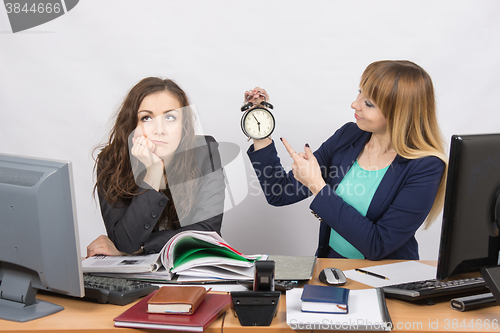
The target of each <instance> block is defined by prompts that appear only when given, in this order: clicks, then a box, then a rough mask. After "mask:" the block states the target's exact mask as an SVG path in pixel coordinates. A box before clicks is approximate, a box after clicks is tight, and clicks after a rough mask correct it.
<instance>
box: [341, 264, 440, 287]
mask: <svg viewBox="0 0 500 333" xmlns="http://www.w3.org/2000/svg"><path fill="white" fill-rule="evenodd" d="M360 268H361V269H363V270H365V271H369V272H372V273H375V274H379V275H382V276H385V277H387V278H389V280H384V279H380V278H377V277H373V276H370V275H367V274H363V273H359V272H356V271H355V270H354V269H351V270H348V271H345V272H344V274H345V276H346V277H347V278H348V279H351V280H354V281H358V282H361V283H363V284H366V285H368V286H371V287H375V288H379V287H385V286H390V285H395V284H400V283H407V282H412V281H422V280H431V279H435V278H436V267H433V266H430V265H426V264H424V263H421V262H418V261H403V262H398V263H394V264H387V265H380V266H371V267H360Z"/></svg>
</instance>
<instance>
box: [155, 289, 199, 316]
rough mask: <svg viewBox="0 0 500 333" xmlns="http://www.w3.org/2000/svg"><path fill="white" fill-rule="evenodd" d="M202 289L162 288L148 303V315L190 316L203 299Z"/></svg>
mask: <svg viewBox="0 0 500 333" xmlns="http://www.w3.org/2000/svg"><path fill="white" fill-rule="evenodd" d="M207 292H208V291H207V290H206V289H205V288H204V287H197V286H196V287H192V286H189V287H188V286H163V287H160V289H159V290H158V292H157V293H156V294H155V295H154V296H153V297H151V299H150V300H149V301H148V312H149V313H172V314H186V315H190V314H193V313H194V312H195V311H196V308H197V307H198V305H200V303H201V302H202V301H203V300H204V299H205V295H206V294H207Z"/></svg>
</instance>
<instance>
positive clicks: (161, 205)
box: [87, 77, 225, 256]
mask: <svg viewBox="0 0 500 333" xmlns="http://www.w3.org/2000/svg"><path fill="white" fill-rule="evenodd" d="M95 171H96V173H97V180H96V184H95V187H94V191H95V192H97V194H98V197H99V202H100V207H101V214H102V217H103V220H104V224H105V226H106V231H107V236H105V235H102V236H99V237H98V238H97V239H96V240H94V241H93V242H92V243H91V244H90V245H89V246H88V247H87V256H93V255H95V254H104V255H125V254H131V253H157V252H159V251H160V250H161V249H162V248H163V246H164V245H165V243H166V242H167V241H168V240H169V239H170V238H171V237H172V236H174V235H175V234H177V233H179V232H181V231H184V230H205V231H216V232H217V233H219V234H220V231H221V226H222V213H223V208H224V207H223V205H224V189H225V184H224V178H223V174H222V169H221V160H220V154H219V151H218V144H217V142H216V141H215V139H214V138H213V137H211V136H197V135H195V127H194V115H193V112H192V108H191V107H190V106H189V101H188V98H187V96H186V94H185V92H184V91H183V90H182V89H181V88H180V87H179V86H178V85H177V84H176V83H175V82H174V81H172V80H169V79H161V78H157V77H148V78H145V79H143V80H141V81H140V82H139V83H137V84H136V85H135V86H134V87H133V88H132V89H131V90H130V92H129V93H128V94H127V96H126V98H125V100H124V102H123V104H122V106H121V108H120V110H119V111H118V113H117V116H116V121H115V125H114V127H113V129H112V131H111V134H110V137H109V140H108V143H107V144H106V145H105V146H104V147H102V148H101V150H100V152H99V154H98V156H97V159H96V163H95Z"/></svg>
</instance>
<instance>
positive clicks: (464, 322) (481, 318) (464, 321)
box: [224, 259, 500, 333]
mask: <svg viewBox="0 0 500 333" xmlns="http://www.w3.org/2000/svg"><path fill="white" fill-rule="evenodd" d="M394 262H398V260H382V261H368V260H354V259H318V260H317V262H316V266H315V268H314V274H313V278H312V279H311V281H309V283H310V284H315V285H323V284H322V283H321V282H320V281H319V280H318V275H319V273H320V271H321V270H322V269H324V268H326V267H337V268H340V269H341V270H345V271H346V270H349V269H354V268H362V267H369V266H376V265H385V264H389V263H394ZM422 262H424V263H426V264H431V265H435V264H436V262H435V261H422ZM344 287H345V288H349V289H367V288H370V287H369V286H367V285H364V284H362V283H359V282H356V281H353V280H349V279H348V280H347V283H346V284H345V285H344ZM387 307H388V309H389V313H390V315H391V318H392V322H393V325H394V330H393V331H395V332H398V331H405V332H454V331H460V332H500V306H493V307H488V308H483V309H478V310H473V311H467V312H459V311H456V310H453V309H452V308H451V307H450V302H449V301H445V302H439V303H436V304H435V305H432V306H429V305H427V304H422V303H419V304H415V303H412V302H405V301H400V300H394V299H387ZM494 320H496V325H495V327H496V328H494V327H493V324H492V323H494ZM487 321H489V328H488V329H487V328H485V323H486V322H487ZM461 326H464V327H461ZM285 331H286V332H293V331H292V330H291V329H290V328H289V327H288V326H287V325H286V302H285V298H284V297H282V299H281V300H280V304H279V307H278V313H277V315H276V318H274V320H273V321H272V323H271V326H269V327H259V328H258V329H256V328H254V327H242V326H240V323H239V321H238V319H237V318H234V316H232V315H230V314H229V313H228V315H227V316H226V319H225V322H224V333H232V332H273V333H274V332H285ZM298 332H307V331H298ZM315 332H328V331H317V330H316V331H315Z"/></svg>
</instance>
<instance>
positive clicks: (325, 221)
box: [248, 123, 445, 260]
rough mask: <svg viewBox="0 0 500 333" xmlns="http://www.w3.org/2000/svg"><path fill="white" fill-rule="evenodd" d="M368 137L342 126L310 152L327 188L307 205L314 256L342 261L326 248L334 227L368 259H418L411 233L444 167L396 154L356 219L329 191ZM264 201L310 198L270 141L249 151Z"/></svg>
mask: <svg viewBox="0 0 500 333" xmlns="http://www.w3.org/2000/svg"><path fill="white" fill-rule="evenodd" d="M370 136H371V133H369V132H365V131H362V130H360V129H359V128H358V126H357V125H356V124H355V123H347V124H345V125H344V126H343V127H341V128H340V129H339V130H337V132H336V133H335V134H334V135H333V136H331V137H330V138H329V139H328V140H327V141H326V142H324V143H323V144H322V145H321V147H320V148H319V149H318V150H317V151H316V152H314V155H315V157H316V158H317V160H318V163H319V165H320V167H321V169H322V174H323V179H325V181H326V183H327V185H326V186H324V187H323V188H322V189H321V191H320V192H319V193H318V195H317V196H316V197H315V198H314V200H313V201H312V202H311V205H310V208H311V210H312V211H313V212H314V213H315V214H317V216H318V217H319V218H320V221H321V225H320V232H319V242H318V250H317V252H316V255H317V256H318V257H341V256H340V255H339V254H338V253H336V252H335V251H333V250H332V249H331V248H330V246H329V245H328V243H329V239H330V230H331V228H333V229H335V230H336V231H337V232H338V233H339V234H340V235H341V236H342V237H344V238H345V239H346V240H347V241H348V242H349V243H351V244H352V245H353V246H354V247H356V248H357V249H358V250H359V251H360V252H361V253H362V254H363V255H364V256H365V258H367V259H370V260H380V259H418V258H419V256H418V244H417V240H416V239H415V232H416V231H417V229H418V228H419V227H420V226H421V225H422V223H423V222H424V220H425V218H426V217H427V215H428V214H429V211H430V209H431V207H432V205H433V203H434V199H435V197H436V193H437V190H438V187H439V183H440V182H441V177H442V175H443V172H444V169H445V164H444V162H443V161H442V160H440V159H439V158H437V157H433V156H430V157H424V158H420V159H413V160H408V159H405V158H402V157H401V156H399V155H397V156H396V158H395V160H394V161H393V163H392V164H391V166H390V167H389V170H387V172H386V174H385V176H384V178H383V179H382V181H381V183H380V185H379V187H378V189H377V191H376V192H375V195H374V196H373V199H372V202H371V203H370V206H369V208H368V212H367V213H366V217H365V216H363V215H361V214H360V213H359V212H358V211H357V210H356V209H355V208H354V207H352V206H351V205H349V204H347V203H345V202H344V200H342V198H341V197H339V196H338V195H337V194H336V193H335V191H334V189H335V188H336V187H337V186H338V184H339V183H340V182H341V181H342V179H343V178H344V176H345V175H346V174H347V172H348V170H349V168H350V167H351V166H352V165H353V164H354V162H355V161H356V159H357V158H358V156H359V155H360V154H361V151H362V150H363V147H364V146H365V144H366V142H368V140H369V139H370ZM248 156H249V157H250V160H251V161H252V165H253V167H254V169H255V172H256V174H257V177H258V178H259V181H260V184H261V186H262V189H263V191H264V195H265V196H266V199H267V201H268V202H269V203H270V204H271V205H273V206H284V205H289V204H292V203H295V202H298V201H300V200H303V199H305V198H307V197H308V196H310V195H311V193H310V191H309V190H308V189H307V188H306V187H305V186H303V185H302V184H301V183H299V182H298V181H297V180H296V179H295V178H294V176H293V174H292V172H291V171H290V172H289V173H286V172H285V171H284V169H283V167H282V165H281V163H280V159H279V157H278V155H277V152H276V147H275V145H274V142H273V143H272V144H271V145H269V146H267V147H265V148H263V149H260V150H257V151H254V148H253V145H252V146H251V147H250V148H249V150H248Z"/></svg>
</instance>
